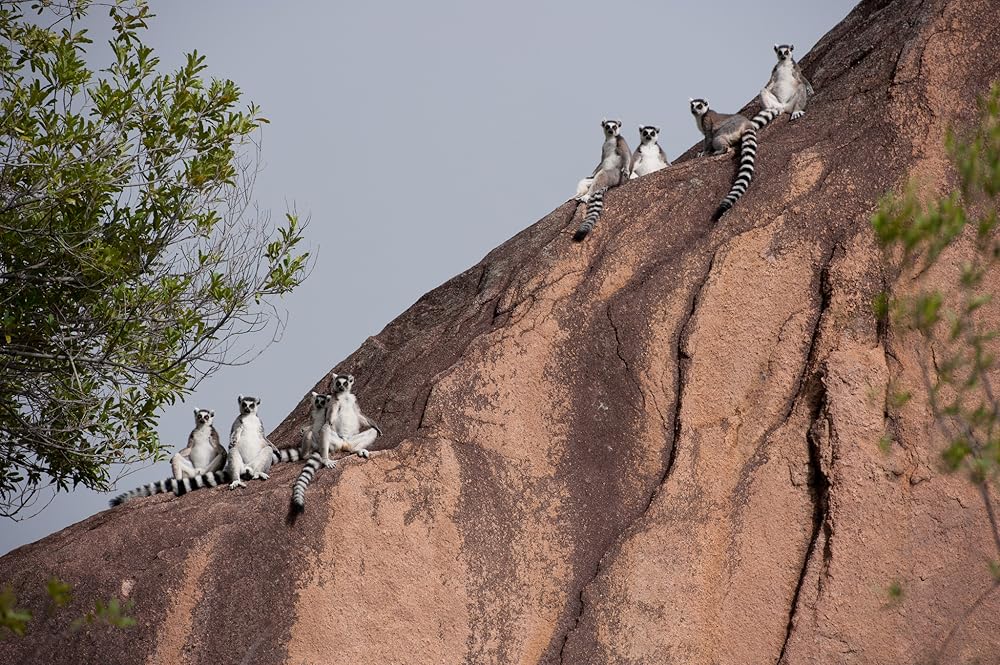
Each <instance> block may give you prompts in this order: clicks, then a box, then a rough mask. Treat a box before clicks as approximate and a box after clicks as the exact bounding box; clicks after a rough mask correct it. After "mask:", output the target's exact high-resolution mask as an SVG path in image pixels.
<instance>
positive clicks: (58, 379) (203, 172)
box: [0, 3, 308, 516]
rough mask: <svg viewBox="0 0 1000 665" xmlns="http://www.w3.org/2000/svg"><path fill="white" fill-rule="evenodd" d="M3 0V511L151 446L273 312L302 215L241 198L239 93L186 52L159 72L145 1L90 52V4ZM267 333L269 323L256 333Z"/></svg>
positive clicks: (124, 12) (96, 481)
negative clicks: (102, 56) (149, 42)
mask: <svg viewBox="0 0 1000 665" xmlns="http://www.w3.org/2000/svg"><path fill="white" fill-rule="evenodd" d="M21 6H22V4H21V3H4V4H2V5H0V82H2V89H3V91H4V92H3V95H2V97H0V159H2V164H0V169H2V170H0V512H2V513H3V514H6V515H8V516H12V515H14V514H17V513H18V511H20V510H21V509H22V508H23V507H24V506H25V505H26V504H28V503H29V502H30V501H31V500H32V497H34V496H35V494H34V493H35V492H36V491H37V490H38V489H39V488H40V487H44V486H48V485H53V486H54V487H55V488H56V490H57V491H58V490H66V489H69V488H71V487H75V486H77V485H84V486H86V487H90V488H94V489H98V490H104V489H107V488H108V487H109V484H110V482H111V480H112V479H111V478H110V469H109V465H110V464H111V463H114V462H122V463H128V462H132V461H135V460H138V459H145V458H149V457H152V456H157V455H158V454H160V441H159V439H158V438H157V434H156V429H155V426H156V422H157V417H158V415H159V413H160V412H161V409H162V407H164V406H165V405H168V404H171V403H173V402H174V401H175V400H177V399H178V397H180V396H182V395H183V394H184V393H185V392H186V391H188V390H190V389H191V388H193V387H194V385H196V384H197V382H198V381H199V380H200V379H202V378H204V376H206V375H208V374H210V373H211V372H212V371H214V370H215V369H216V368H217V367H219V366H220V365H222V364H225V363H232V362H242V361H244V360H245V359H246V358H247V357H249V354H250V350H251V349H249V348H246V349H243V348H242V347H241V346H240V344H239V343H238V342H239V338H240V337H241V336H243V335H245V334H251V333H258V332H261V331H267V330H271V331H272V333H271V334H272V335H276V334H277V330H276V329H278V328H280V326H281V323H282V321H281V317H280V315H279V313H278V312H277V310H276V309H275V305H274V304H273V299H274V298H275V297H279V296H281V295H283V294H285V293H288V292H289V291H290V290H292V289H293V288H295V287H296V286H297V285H298V284H299V283H300V282H301V280H302V279H303V278H304V275H305V273H306V269H307V260H308V258H307V257H308V255H307V254H305V253H301V252H300V251H299V249H298V245H299V244H300V242H301V240H302V225H301V224H300V223H299V220H298V218H297V217H296V216H295V215H287V217H286V219H285V221H284V223H283V224H281V225H278V226H277V228H276V227H275V225H272V224H271V223H270V222H269V219H268V218H267V216H266V215H262V214H260V213H256V214H255V213H254V210H255V209H254V207H253V205H252V201H251V198H250V197H251V192H252V185H253V180H254V177H255V175H256V165H257V163H258V161H257V159H256V157H257V153H256V146H257V143H256V141H255V137H256V135H257V132H258V131H259V128H260V126H261V124H262V123H264V122H266V120H265V119H264V118H263V117H261V115H260V112H259V110H258V108H257V107H256V106H254V105H253V104H250V105H249V106H241V105H240V99H241V92H240V89H239V88H238V87H237V85H236V84H235V83H233V82H232V81H228V80H214V79H212V80H206V79H204V78H203V75H204V72H205V67H206V65H205V59H204V57H203V56H201V55H199V54H198V53H191V54H189V55H188V56H187V58H186V62H185V64H184V65H183V66H182V67H180V68H179V69H178V70H177V71H174V72H170V73H161V72H160V71H159V64H160V63H159V60H158V59H157V57H156V56H155V55H154V53H153V51H152V49H150V48H149V47H148V46H146V45H145V44H144V43H143V42H142V31H143V30H144V29H145V28H146V25H147V22H148V21H149V20H150V19H151V18H152V15H151V14H150V12H149V9H148V7H146V6H145V5H144V4H141V3H138V4H135V5H125V4H115V5H113V6H112V7H111V8H110V11H109V20H110V21H111V24H112V26H113V38H112V39H111V41H110V43H109V44H108V47H109V49H110V53H111V57H110V61H111V63H110V65H109V66H108V67H106V68H105V69H100V70H92V69H91V68H89V67H88V65H87V62H86V59H85V55H86V50H87V49H88V47H89V46H90V44H91V40H90V39H89V38H88V37H87V33H86V31H85V30H81V29H77V28H76V24H77V21H78V20H79V19H80V18H81V17H82V15H83V14H84V13H85V12H86V10H87V3H75V4H73V5H72V6H69V7H63V8H61V9H57V8H56V7H55V6H54V5H45V6H40V8H39V16H38V17H31V20H29V19H28V18H26V17H25V16H23V15H22V13H21ZM271 339H274V337H273V336H272V338H271Z"/></svg>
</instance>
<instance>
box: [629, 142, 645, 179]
mask: <svg viewBox="0 0 1000 665" xmlns="http://www.w3.org/2000/svg"><path fill="white" fill-rule="evenodd" d="M641 161H642V151H640V150H639V148H636V149H635V152H633V153H632V168H630V169H629V176H631V175H632V174H634V173H635V170H636V169H637V168H639V162H641Z"/></svg>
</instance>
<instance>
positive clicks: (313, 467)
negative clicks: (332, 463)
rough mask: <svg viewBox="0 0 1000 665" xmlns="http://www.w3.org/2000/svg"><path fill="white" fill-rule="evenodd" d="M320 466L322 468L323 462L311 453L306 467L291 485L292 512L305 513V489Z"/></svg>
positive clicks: (316, 454) (315, 454)
mask: <svg viewBox="0 0 1000 665" xmlns="http://www.w3.org/2000/svg"><path fill="white" fill-rule="evenodd" d="M321 466H323V461H322V458H321V457H320V456H319V453H313V454H312V455H310V456H309V459H308V460H306V465H305V466H304V467H302V471H301V472H300V473H299V477H298V478H296V479H295V484H294V485H292V512H294V513H304V512H305V510H306V488H307V487H309V483H311V482H312V479H313V476H315V475H316V472H317V471H319V469H320V467H321Z"/></svg>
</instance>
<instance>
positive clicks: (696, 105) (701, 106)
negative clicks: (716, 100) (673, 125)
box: [690, 99, 708, 116]
mask: <svg viewBox="0 0 1000 665" xmlns="http://www.w3.org/2000/svg"><path fill="white" fill-rule="evenodd" d="M690 101H691V113H692V114H693V115H696V116H702V115H705V111H707V110H708V102H707V101H706V100H704V99H692V100H690Z"/></svg>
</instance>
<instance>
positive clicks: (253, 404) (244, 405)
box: [236, 395, 260, 416]
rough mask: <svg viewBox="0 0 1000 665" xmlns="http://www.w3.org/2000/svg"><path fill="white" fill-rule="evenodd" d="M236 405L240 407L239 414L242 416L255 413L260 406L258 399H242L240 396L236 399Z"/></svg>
mask: <svg viewBox="0 0 1000 665" xmlns="http://www.w3.org/2000/svg"><path fill="white" fill-rule="evenodd" d="M236 401H237V403H239V405H240V413H241V414H243V415H244V416H247V415H250V414H251V413H255V412H256V411H257V407H258V406H260V398H259V397H244V396H243V395H240V396H239V397H237V398H236Z"/></svg>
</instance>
